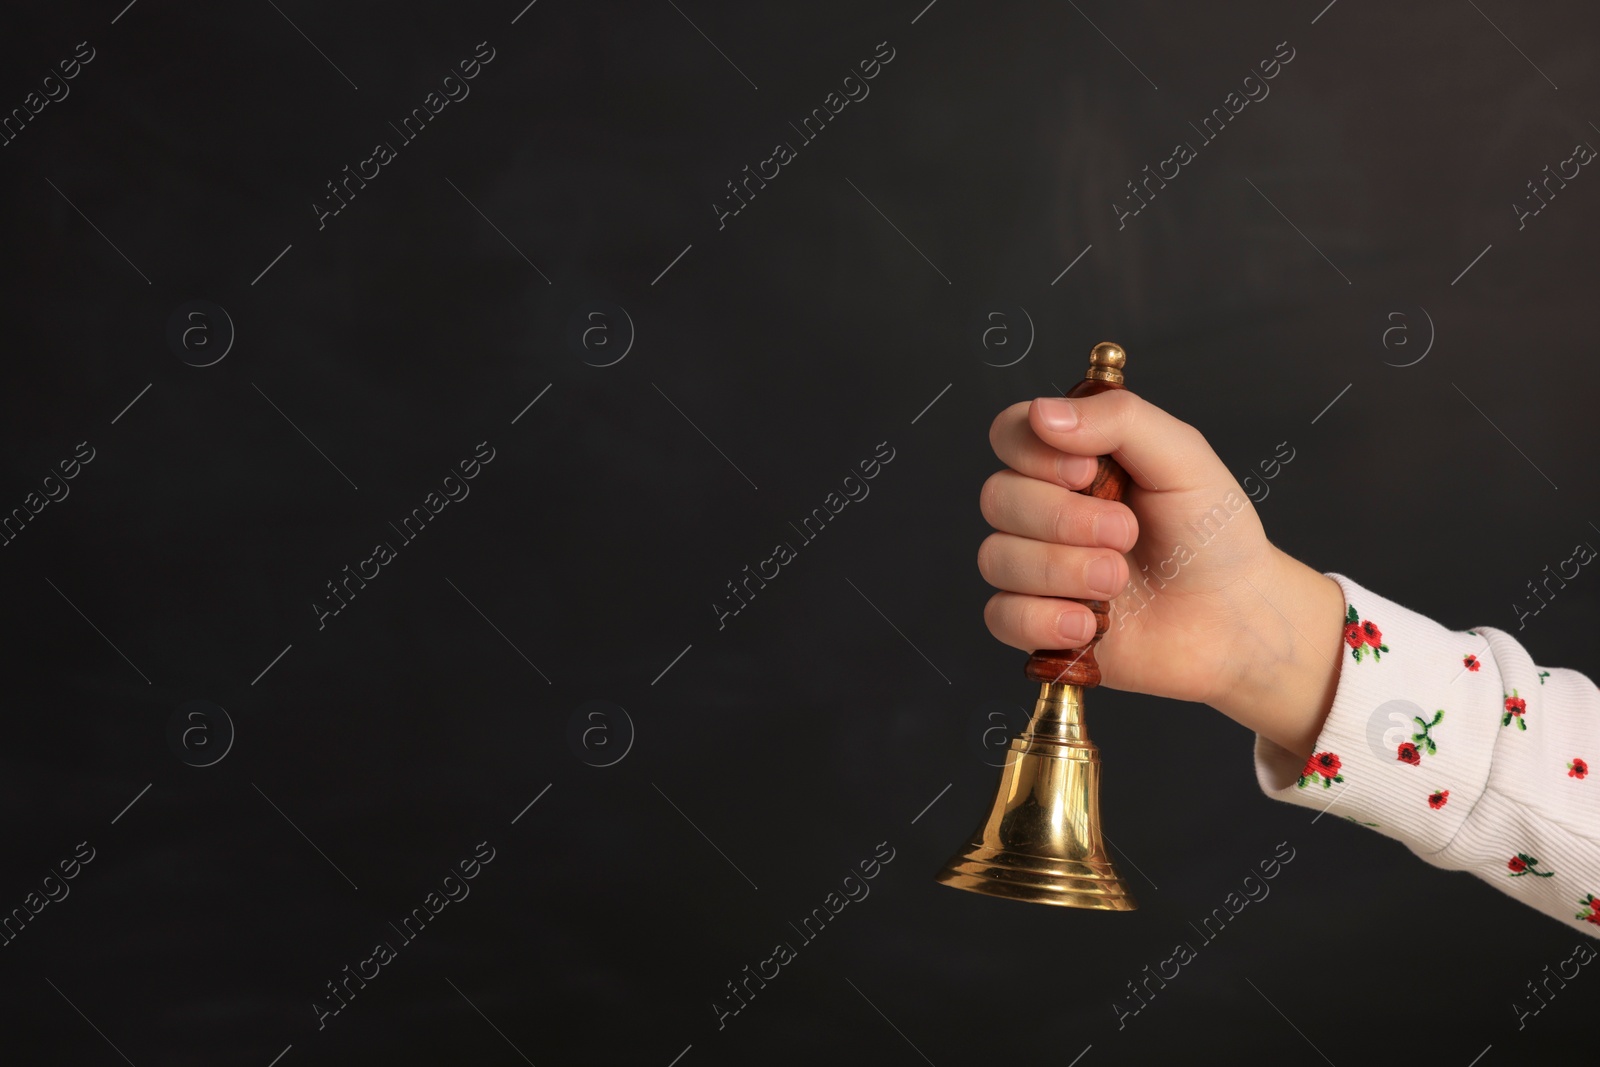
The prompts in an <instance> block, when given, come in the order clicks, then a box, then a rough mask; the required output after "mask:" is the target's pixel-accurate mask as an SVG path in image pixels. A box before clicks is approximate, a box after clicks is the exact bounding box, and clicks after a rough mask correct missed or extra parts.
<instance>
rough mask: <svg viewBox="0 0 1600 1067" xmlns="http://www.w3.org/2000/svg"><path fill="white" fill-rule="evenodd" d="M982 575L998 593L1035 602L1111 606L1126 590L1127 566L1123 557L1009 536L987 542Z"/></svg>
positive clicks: (980, 561)
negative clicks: (1088, 602) (1018, 595)
mask: <svg viewBox="0 0 1600 1067" xmlns="http://www.w3.org/2000/svg"><path fill="white" fill-rule="evenodd" d="M978 572H979V573H980V574H982V575H983V578H984V581H986V582H988V583H989V584H990V585H992V586H994V587H995V588H996V589H1003V590H1005V591H1007V592H1011V593H1026V594H1030V595H1033V596H1046V597H1078V598H1082V599H1086V600H1112V599H1114V598H1115V597H1116V595H1117V594H1118V593H1119V592H1121V591H1122V588H1123V587H1124V586H1126V585H1127V584H1128V563H1127V561H1126V560H1124V559H1123V558H1122V553H1120V552H1113V551H1110V550H1107V549H1103V548H1079V547H1077V546H1076V545H1052V544H1047V543H1045V542H1044V541H1035V540H1032V539H1031V538H1027V537H1018V536H1016V535H1015V534H1008V533H995V534H990V535H989V536H988V537H986V538H984V541H983V544H981V545H979V546H978Z"/></svg>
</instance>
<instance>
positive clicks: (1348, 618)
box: [1344, 604, 1361, 622]
mask: <svg viewBox="0 0 1600 1067" xmlns="http://www.w3.org/2000/svg"><path fill="white" fill-rule="evenodd" d="M1344 621H1345V622H1360V621H1361V613H1360V612H1359V611H1357V610H1356V609H1355V605H1354V604H1352V605H1350V610H1349V612H1347V613H1346V614H1345V617H1344Z"/></svg>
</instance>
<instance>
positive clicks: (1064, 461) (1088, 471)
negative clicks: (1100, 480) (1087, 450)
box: [1056, 456, 1100, 485]
mask: <svg viewBox="0 0 1600 1067" xmlns="http://www.w3.org/2000/svg"><path fill="white" fill-rule="evenodd" d="M1099 464H1100V461H1099V460H1098V459H1096V458H1095V457H1094V456H1062V457H1060V458H1059V459H1057V460H1056V477H1057V478H1059V479H1060V480H1061V484H1063V485H1082V484H1084V483H1085V482H1087V481H1089V479H1091V478H1093V477H1094V472H1095V468H1096V467H1097V466H1099Z"/></svg>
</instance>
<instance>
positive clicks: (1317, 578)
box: [1211, 548, 1345, 758]
mask: <svg viewBox="0 0 1600 1067" xmlns="http://www.w3.org/2000/svg"><path fill="white" fill-rule="evenodd" d="M1272 553H1273V555H1272V561H1271V563H1270V564H1269V565H1268V566H1266V567H1264V568H1263V569H1262V571H1260V572H1258V573H1257V574H1256V575H1253V576H1250V577H1248V578H1246V579H1245V581H1246V583H1247V584H1246V587H1245V590H1244V592H1243V593H1242V594H1241V595H1242V597H1243V598H1244V599H1243V600H1242V601H1241V603H1243V604H1247V605H1252V606H1251V607H1248V608H1246V609H1244V614H1245V617H1246V619H1247V620H1248V621H1247V622H1246V624H1245V625H1244V626H1243V627H1242V630H1243V633H1242V634H1241V648H1240V651H1241V653H1242V662H1241V664H1240V669H1239V676H1238V678H1237V679H1236V681H1235V684H1234V685H1233V686H1232V687H1231V688H1230V689H1229V691H1228V692H1227V693H1225V694H1224V695H1223V696H1222V697H1221V698H1220V699H1218V700H1217V701H1215V702H1213V703H1212V705H1211V706H1212V707H1214V708H1216V709H1217V710H1218V711H1220V712H1222V713H1223V714H1224V715H1227V716H1228V717H1229V718H1231V719H1233V720H1234V721H1236V722H1238V723H1240V724H1241V725H1243V726H1245V727H1247V728H1248V729H1250V730H1253V731H1255V732H1256V733H1258V734H1261V735H1262V736H1263V737H1265V738H1267V739H1268V740H1269V741H1272V742H1274V743H1275V744H1277V745H1279V746H1281V747H1282V748H1284V749H1286V750H1287V751H1289V752H1290V753H1292V754H1294V755H1295V756H1298V757H1302V758H1309V757H1310V756H1311V753H1312V749H1313V748H1314V747H1315V745H1316V741H1317V736H1318V734H1320V733H1321V731H1322V724H1323V723H1324V721H1326V719H1327V717H1328V712H1329V710H1330V709H1331V708H1332V706H1333V698H1334V694H1335V693H1336V692H1337V690H1338V686H1339V668H1340V664H1341V663H1342V656H1341V653H1342V651H1343V643H1344V614H1345V604H1344V590H1343V589H1342V588H1341V587H1340V586H1339V583H1338V582H1336V581H1334V580H1333V579H1332V578H1329V577H1328V576H1327V575H1325V574H1322V573H1320V572H1318V571H1316V570H1315V569H1313V568H1311V567H1308V566H1306V565H1305V564H1304V563H1301V562H1300V561H1299V560H1297V559H1295V558H1293V557H1292V556H1290V555H1288V554H1287V553H1285V552H1282V551H1281V550H1279V549H1277V548H1274V549H1273V550H1272Z"/></svg>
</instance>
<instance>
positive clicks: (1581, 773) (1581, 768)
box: [1567, 759, 1589, 778]
mask: <svg viewBox="0 0 1600 1067" xmlns="http://www.w3.org/2000/svg"><path fill="white" fill-rule="evenodd" d="M1588 774H1589V765H1588V764H1587V763H1585V762H1583V760H1581V759H1574V760H1573V761H1572V762H1571V763H1569V764H1567V777H1568V778H1585V777H1588Z"/></svg>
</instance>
